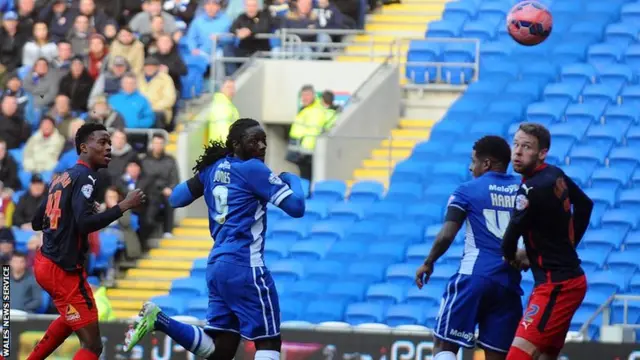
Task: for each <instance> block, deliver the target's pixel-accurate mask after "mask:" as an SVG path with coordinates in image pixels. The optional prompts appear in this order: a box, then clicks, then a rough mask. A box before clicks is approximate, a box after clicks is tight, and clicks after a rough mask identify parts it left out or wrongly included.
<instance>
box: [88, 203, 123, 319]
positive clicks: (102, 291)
mask: <svg viewBox="0 0 640 360" xmlns="http://www.w3.org/2000/svg"><path fill="white" fill-rule="evenodd" d="M127 213H128V214H129V215H128V216H131V213H129V212H128V211H127ZM123 217H124V215H123ZM110 280H111V281H113V279H110ZM106 281H108V280H106ZM87 282H88V283H89V286H90V287H91V292H92V293H93V300H94V302H95V303H96V308H97V309H98V321H100V322H101V323H103V322H110V321H113V320H115V319H116V315H115V314H114V313H113V309H112V307H111V301H109V298H108V297H107V288H106V287H104V286H102V285H101V284H100V280H99V279H98V278H97V277H95V276H90V277H88V278H87Z"/></svg>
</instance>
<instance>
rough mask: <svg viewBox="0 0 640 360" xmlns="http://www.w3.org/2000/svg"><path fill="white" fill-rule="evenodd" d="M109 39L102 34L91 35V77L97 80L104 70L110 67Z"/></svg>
mask: <svg viewBox="0 0 640 360" xmlns="http://www.w3.org/2000/svg"><path fill="white" fill-rule="evenodd" d="M108 55H109V48H108V47H107V40H105V38H104V36H102V35H100V34H92V35H91V36H90V37H89V66H88V68H89V69H88V71H89V75H91V78H92V79H94V80H96V79H97V78H98V77H99V76H100V74H102V72H103V71H104V70H105V69H107V68H108V63H109V59H110V57H108Z"/></svg>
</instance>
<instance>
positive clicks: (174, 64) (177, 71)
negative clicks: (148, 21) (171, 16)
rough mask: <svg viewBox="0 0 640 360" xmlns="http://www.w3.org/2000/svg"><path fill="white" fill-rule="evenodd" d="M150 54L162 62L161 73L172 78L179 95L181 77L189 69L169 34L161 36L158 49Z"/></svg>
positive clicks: (157, 44) (157, 43) (157, 45)
mask: <svg viewBox="0 0 640 360" xmlns="http://www.w3.org/2000/svg"><path fill="white" fill-rule="evenodd" d="M150 53H151V55H153V56H154V57H155V58H156V59H158V61H159V62H160V71H162V72H164V73H168V74H169V76H171V79H172V80H173V85H174V86H175V88H176V92H177V93H178V94H179V93H180V91H181V89H182V80H181V79H180V77H181V76H185V75H187V71H188V69H187V65H185V63H184V61H183V60H182V56H180V54H179V53H178V49H177V48H176V47H175V46H174V43H173V40H172V39H171V37H170V36H169V35H167V34H163V35H160V36H159V37H158V40H157V42H156V48H155V49H152V50H151V51H150Z"/></svg>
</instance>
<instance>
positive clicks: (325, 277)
mask: <svg viewBox="0 0 640 360" xmlns="http://www.w3.org/2000/svg"><path fill="white" fill-rule="evenodd" d="M352 259H353V258H352ZM305 270H306V274H305V275H306V276H305V279H307V280H311V281H324V282H326V283H330V282H331V281H334V280H336V279H338V278H340V276H342V274H344V273H345V271H346V265H345V263H344V262H340V261H335V260H320V261H313V262H310V263H308V264H306V265H305Z"/></svg>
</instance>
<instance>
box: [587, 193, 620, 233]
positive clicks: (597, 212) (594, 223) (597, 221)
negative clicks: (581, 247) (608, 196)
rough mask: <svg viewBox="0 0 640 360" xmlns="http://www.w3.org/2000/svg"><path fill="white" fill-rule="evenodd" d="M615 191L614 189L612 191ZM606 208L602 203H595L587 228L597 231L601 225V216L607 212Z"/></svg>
mask: <svg viewBox="0 0 640 360" xmlns="http://www.w3.org/2000/svg"><path fill="white" fill-rule="evenodd" d="M614 190H615V189H614ZM607 209H608V206H607V205H605V204H603V203H597V202H596V203H595V204H594V206H593V211H592V212H591V220H589V227H592V228H594V229H597V228H599V227H600V225H601V221H602V214H604V213H605V211H607Z"/></svg>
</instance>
